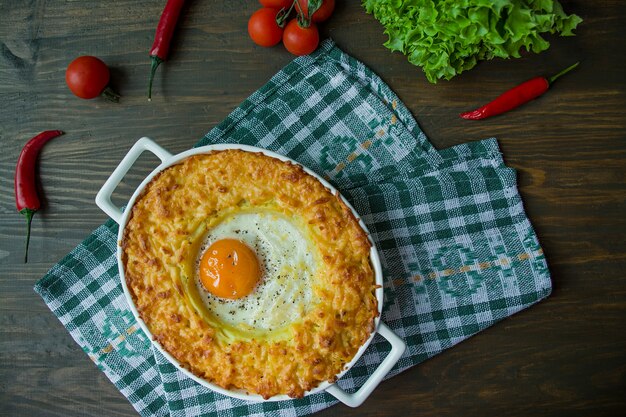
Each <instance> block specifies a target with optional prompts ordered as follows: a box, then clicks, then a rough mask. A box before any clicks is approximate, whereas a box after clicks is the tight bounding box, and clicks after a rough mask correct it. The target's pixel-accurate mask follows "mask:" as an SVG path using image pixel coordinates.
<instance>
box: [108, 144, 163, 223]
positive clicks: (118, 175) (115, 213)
mask: <svg viewBox="0 0 626 417" xmlns="http://www.w3.org/2000/svg"><path fill="white" fill-rule="evenodd" d="M145 151H150V152H152V153H153V154H154V155H156V157H157V158H159V159H160V160H161V162H165V161H166V160H167V159H169V158H171V157H172V154H171V153H169V152H168V151H166V150H165V149H163V148H162V147H160V146H159V145H157V144H156V142H154V141H153V140H152V139H150V138H146V137H144V138H141V139H139V140H138V141H137V142H136V143H135V144H134V145H133V147H132V148H130V150H129V151H128V153H127V154H126V156H125V157H124V159H122V161H121V162H120V163H119V165H118V166H117V168H115V171H113V173H112V174H111V176H110V177H109V179H107V180H106V182H105V183H104V185H103V186H102V188H101V189H100V191H98V194H97V195H96V205H97V206H98V207H100V208H101V209H102V211H104V212H105V213H106V214H108V215H109V217H111V218H112V219H113V220H115V222H116V223H117V224H120V223H121V221H122V210H121V209H120V208H119V207H117V206H116V205H115V204H113V202H112V201H111V194H113V191H115V189H116V188H117V186H118V185H119V183H120V181H122V178H124V176H125V175H126V173H127V172H128V170H129V169H130V168H131V167H132V166H133V164H134V163H135V161H137V159H138V158H139V156H140V155H141V154H142V153H144V152H145Z"/></svg>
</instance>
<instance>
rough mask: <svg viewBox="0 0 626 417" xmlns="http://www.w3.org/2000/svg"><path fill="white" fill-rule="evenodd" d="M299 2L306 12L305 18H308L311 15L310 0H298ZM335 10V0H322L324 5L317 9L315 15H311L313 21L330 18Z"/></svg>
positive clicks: (322, 20) (318, 21) (317, 21)
mask: <svg viewBox="0 0 626 417" xmlns="http://www.w3.org/2000/svg"><path fill="white" fill-rule="evenodd" d="M298 4H299V5H300V8H301V9H302V12H303V13H304V18H305V19H308V17H309V0H298ZM334 10H335V0H322V5H321V6H320V8H319V9H317V10H316V11H315V12H314V13H313V16H312V17H311V21H313V22H315V23H320V22H324V21H326V20H328V18H329V17H330V16H331V15H332V14H333V11H334Z"/></svg>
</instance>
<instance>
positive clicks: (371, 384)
mask: <svg viewBox="0 0 626 417" xmlns="http://www.w3.org/2000/svg"><path fill="white" fill-rule="evenodd" d="M378 333H380V335H381V336H383V337H384V338H385V339H387V341H388V342H389V343H391V351H390V352H389V354H388V355H387V357H386V358H385V360H383V361H382V363H381V364H380V365H379V366H378V368H376V370H375V371H374V372H373V373H372V375H371V376H370V377H369V378H368V379H367V381H365V383H364V384H363V386H362V387H361V388H359V390H358V391H356V392H355V393H353V394H349V393H347V392H345V391H344V390H342V389H341V388H339V386H338V385H337V384H333V385H331V386H330V387H328V388H327V389H326V392H328V393H329V394H331V395H332V396H334V397H335V398H337V399H338V400H339V401H341V402H342V403H344V404H345V405H347V406H349V407H358V406H360V405H361V404H363V402H364V401H365V400H366V399H367V397H369V396H370V394H371V393H372V391H374V388H376V387H377V386H378V384H380V382H381V381H382V380H383V378H384V377H385V376H386V375H387V374H388V373H389V371H391V368H393V366H394V365H395V364H396V363H397V362H398V360H400V357H401V356H402V354H403V353H404V351H405V350H406V343H404V341H403V340H402V339H401V338H400V337H399V336H398V335H396V334H395V333H394V332H393V331H392V330H391V329H390V328H389V327H387V325H386V324H384V323H383V322H382V321H381V322H380V323H379V324H378Z"/></svg>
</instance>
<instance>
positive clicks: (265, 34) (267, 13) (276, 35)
mask: <svg viewBox="0 0 626 417" xmlns="http://www.w3.org/2000/svg"><path fill="white" fill-rule="evenodd" d="M279 11H280V9H273V8H268V7H264V8H263V9H259V10H257V11H256V12H254V14H253V15H252V16H250V20H248V34H249V35H250V38H252V40H253V41H254V43H256V44H257V45H260V46H267V47H269V46H274V45H276V44H277V43H279V42H280V40H281V39H282V37H283V28H282V27H280V26H279V25H278V23H277V22H276V15H277V14H278V12H279Z"/></svg>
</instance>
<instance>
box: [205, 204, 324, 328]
mask: <svg viewBox="0 0 626 417" xmlns="http://www.w3.org/2000/svg"><path fill="white" fill-rule="evenodd" d="M198 252H199V253H198V258H197V260H196V263H195V265H196V267H195V283H196V289H197V291H198V293H199V294H200V297H201V299H202V301H203V304H204V305H205V306H206V308H207V309H208V310H209V311H210V313H211V314H212V315H213V316H215V317H216V318H217V319H218V320H220V321H221V322H223V323H226V324H228V325H229V326H232V327H234V328H236V329H238V330H242V331H244V332H245V331H253V332H262V333H267V332H278V331H280V330H281V329H282V328H285V327H286V326H288V325H289V324H290V323H292V322H295V321H297V320H298V319H299V318H301V317H303V316H304V315H305V314H306V312H307V311H308V309H309V308H310V307H311V306H312V304H313V303H314V302H315V300H314V297H313V291H312V288H311V282H312V278H313V276H314V274H315V273H316V256H315V252H314V249H313V247H312V245H310V244H309V240H308V239H307V238H306V236H305V235H304V234H303V233H302V232H301V229H300V228H299V227H298V226H297V224H296V222H294V221H293V220H292V219H290V218H288V217H287V216H286V215H283V214H279V213H274V212H271V211H262V210H259V211H252V212H237V213H233V214H230V215H228V216H227V217H225V218H224V219H223V220H222V221H220V222H219V223H217V224H216V225H214V226H213V227H212V228H211V229H210V230H209V231H208V233H207V234H206V237H205V238H204V240H203V242H202V244H201V245H200V248H199V251H198Z"/></svg>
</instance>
